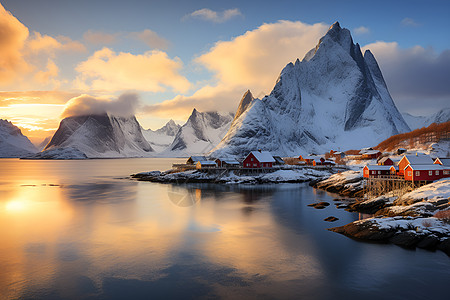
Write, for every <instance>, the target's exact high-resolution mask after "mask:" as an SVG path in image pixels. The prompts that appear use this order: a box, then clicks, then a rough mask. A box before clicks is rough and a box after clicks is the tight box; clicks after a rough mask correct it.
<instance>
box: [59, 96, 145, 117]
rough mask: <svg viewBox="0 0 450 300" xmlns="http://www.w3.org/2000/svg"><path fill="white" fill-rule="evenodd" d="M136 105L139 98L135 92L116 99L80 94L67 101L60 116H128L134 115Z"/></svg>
mask: <svg viewBox="0 0 450 300" xmlns="http://www.w3.org/2000/svg"><path fill="white" fill-rule="evenodd" d="M138 105H139V98H138V96H137V94H135V93H125V94H122V95H120V96H119V97H118V98H117V99H111V98H106V97H94V96H89V95H81V96H78V97H75V98H72V99H70V100H69V101H68V102H67V104H66V107H65V109H64V111H63V113H62V114H61V117H62V118H66V117H73V116H85V115H101V114H105V113H108V114H111V115H114V116H123V117H129V116H133V115H135V113H136V109H137V107H138Z"/></svg>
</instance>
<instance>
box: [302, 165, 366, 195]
mask: <svg viewBox="0 0 450 300" xmlns="http://www.w3.org/2000/svg"><path fill="white" fill-rule="evenodd" d="M362 180H363V177H362V175H361V172H359V171H346V172H341V173H337V174H334V175H331V176H330V177H328V178H326V179H324V180H319V181H313V182H311V184H310V185H311V186H312V187H315V188H318V189H321V190H325V191H327V192H330V193H336V194H339V195H341V196H344V197H351V198H354V197H362V196H363V185H362Z"/></svg>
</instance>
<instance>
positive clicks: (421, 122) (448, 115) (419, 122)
mask: <svg viewBox="0 0 450 300" xmlns="http://www.w3.org/2000/svg"><path fill="white" fill-rule="evenodd" d="M402 116H403V118H404V119H405V121H406V123H408V125H409V127H410V128H411V130H414V129H418V128H422V127H428V126H430V125H431V124H432V123H445V122H448V121H450V107H447V108H444V109H441V110H440V111H438V112H437V113H435V114H433V115H431V116H428V117H424V116H413V115H411V114H408V113H403V114H402Z"/></svg>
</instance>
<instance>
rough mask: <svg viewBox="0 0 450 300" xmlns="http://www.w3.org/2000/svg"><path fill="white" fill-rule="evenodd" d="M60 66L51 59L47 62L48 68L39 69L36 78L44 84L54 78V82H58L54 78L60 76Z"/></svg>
mask: <svg viewBox="0 0 450 300" xmlns="http://www.w3.org/2000/svg"><path fill="white" fill-rule="evenodd" d="M58 73H59V68H58V66H57V65H56V64H55V63H54V62H53V61H52V60H51V59H49V60H48V62H47V70H46V71H39V72H37V73H36V74H35V75H34V78H35V79H36V81H37V82H39V83H42V84H47V83H49V82H50V81H51V80H53V83H55V84H58V82H57V81H56V80H55V79H54V78H55V77H57V76H58Z"/></svg>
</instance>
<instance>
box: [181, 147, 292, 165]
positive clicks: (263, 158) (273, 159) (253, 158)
mask: <svg viewBox="0 0 450 300" xmlns="http://www.w3.org/2000/svg"><path fill="white" fill-rule="evenodd" d="M284 164H285V162H284V161H283V159H282V158H281V157H279V156H273V155H272V154H271V153H270V152H268V151H261V150H257V151H251V152H250V153H248V154H247V156H246V157H245V158H244V160H242V161H241V162H239V161H237V160H236V159H234V158H226V157H219V158H216V159H215V160H208V159H207V158H206V157H205V156H191V157H189V158H188V160H187V162H186V165H191V166H195V168H196V169H212V168H228V169H230V168H244V169H256V168H272V167H273V166H275V165H284Z"/></svg>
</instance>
